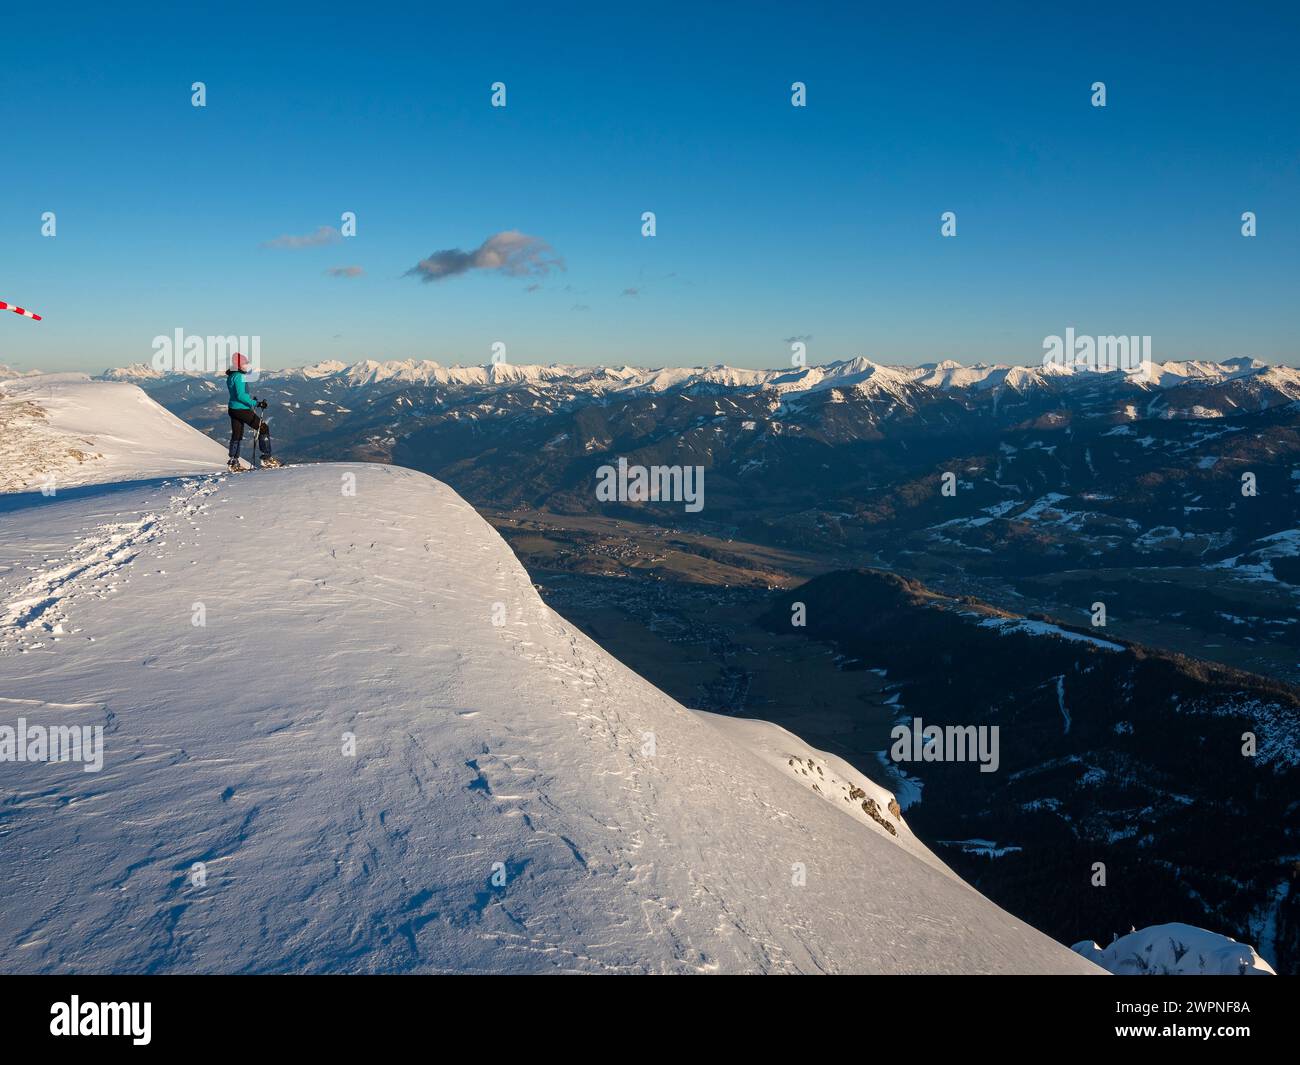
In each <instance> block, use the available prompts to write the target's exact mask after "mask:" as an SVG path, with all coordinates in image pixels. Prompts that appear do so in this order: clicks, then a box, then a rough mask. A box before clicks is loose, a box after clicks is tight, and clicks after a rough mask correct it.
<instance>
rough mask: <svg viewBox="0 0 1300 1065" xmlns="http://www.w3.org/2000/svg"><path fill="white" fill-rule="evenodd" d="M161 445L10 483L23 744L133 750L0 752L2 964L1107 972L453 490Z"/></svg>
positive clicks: (3, 515) (10, 608)
mask: <svg viewBox="0 0 1300 1065" xmlns="http://www.w3.org/2000/svg"><path fill="white" fill-rule="evenodd" d="M68 387H71V388H72V389H73V394H74V396H76V397H80V398H79V399H78V400H77V401H78V402H85V403H87V404H89V405H90V406H91V407H94V406H95V404H94V403H93V400H92V398H91V396H90V394H88V393H86V392H85V391H84V390H82V389H81V387H80V386H79V385H70V386H68ZM95 387H97V388H105V389H106V388H108V387H109V386H104V385H99V386H95ZM55 391H56V392H57V391H58V389H57V388H56V389H55ZM104 395H105V398H106V400H107V401H109V404H110V406H111V408H112V411H118V410H120V406H119V405H118V404H117V403H116V398H117V396H118V393H115V392H107V391H106V392H105V393H104ZM71 402H72V398H71V397H70V398H69V399H68V400H67V401H65V402H64V403H63V404H62V405H61V409H62V410H63V411H68V410H71V409H72V408H71V406H70V404H71ZM91 413H92V417H102V418H104V419H110V418H111V417H112V416H113V414H112V413H111V412H109V411H106V410H94V411H92V412H91ZM196 451H197V448H196ZM132 454H133V455H135V456H136V457H137V459H138V460H139V461H140V463H141V465H140V467H139V468H136V469H134V470H129V471H123V473H124V476H126V477H127V478H128V480H129V481H130V482H131V483H124V484H118V485H107V486H103V487H100V488H90V489H84V490H81V491H77V492H70V493H60V494H57V495H55V496H54V497H52V498H46V497H44V496H42V495H40V494H33V493H23V494H18V495H9V496H7V497H6V496H0V525H2V527H3V529H4V535H3V538H0V726H4V725H8V726H10V727H16V723H17V720H18V719H19V718H22V719H24V720H25V721H26V722H27V723H28V725H29V726H30V725H33V724H36V725H44V726H51V725H89V726H95V725H99V726H102V727H103V729H104V763H103V768H102V771H100V772H85V771H84V767H83V766H82V765H80V764H78V763H75V762H62V763H43V762H13V761H0V791H2V792H3V795H2V796H0V810H3V819H2V820H0V825H2V826H3V828H2V829H0V831H2V832H3V860H2V861H0V969H3V970H4V971H10V972H24V973H28V972H69V971H70V972H104V971H113V972H158V971H163V972H278V971H310V972H407V971H472V972H501V971H509V972H537V971H544V972H553V971H564V972H716V971H721V972H845V971H854V972H889V973H899V972H959V973H991V972H1032V973H1058V972H1059V973H1070V972H1096V971H1098V970H1097V969H1096V967H1095V966H1093V965H1092V964H1091V963H1090V962H1087V961H1085V960H1083V959H1082V958H1080V957H1078V956H1077V955H1075V954H1074V953H1072V952H1071V951H1069V950H1067V949H1066V948H1065V947H1064V946H1061V945H1059V944H1057V943H1055V942H1053V941H1051V940H1049V939H1048V938H1046V937H1045V936H1043V935H1041V934H1040V933H1038V932H1036V931H1034V930H1033V929H1031V928H1029V927H1028V926H1026V925H1025V924H1023V923H1022V922H1020V921H1018V920H1016V919H1014V918H1013V917H1011V916H1010V915H1008V914H1006V913H1005V912H1003V911H1002V910H1000V909H998V908H997V907H996V906H994V905H993V904H992V903H990V902H989V901H988V900H986V899H985V898H983V897H982V896H981V895H979V894H978V893H977V892H975V891H974V890H973V889H972V888H970V887H969V886H967V885H966V884H964V883H963V882H962V881H960V880H958V879H957V878H956V877H955V876H954V875H953V874H952V873H951V872H950V871H949V870H947V868H946V867H945V866H943V864H942V863H941V862H939V861H938V860H937V859H936V858H935V857H934V856H933V855H931V854H930V853H929V852H928V851H927V850H926V849H925V847H924V846H923V845H922V844H921V843H920V842H919V841H917V840H916V839H915V837H913V836H912V835H911V833H910V831H908V830H907V828H906V825H905V824H904V823H903V822H902V821H901V820H900V819H899V818H898V817H896V816H895V815H894V814H893V813H891V812H890V811H889V810H888V800H889V795H888V792H886V791H884V789H882V788H879V787H878V786H877V785H874V784H871V782H870V781H866V780H865V778H862V777H861V776H860V775H859V774H857V773H856V771H855V770H854V769H853V767H851V766H848V765H847V764H846V763H843V762H841V761H840V760H839V759H835V758H833V757H832V756H829V755H825V754H822V753H821V752H817V751H814V750H812V749H810V748H808V747H807V746H806V745H805V744H803V743H802V741H800V740H798V738H797V737H794V736H792V735H791V734H789V733H788V732H785V731H783V730H781V729H778V728H776V727H775V726H771V725H766V724H764V723H761V722H750V721H736V720H730V719H719V718H717V717H714V716H713V715H708V714H702V713H697V712H694V711H691V710H688V709H686V708H684V707H682V706H681V705H679V704H677V703H675V702H674V701H672V700H671V699H669V698H668V697H667V696H665V695H664V694H663V693H661V692H660V691H658V690H657V689H656V688H654V687H652V686H651V685H650V684H648V683H647V682H646V681H644V680H643V679H641V678H640V677H638V676H637V675H636V674H634V673H632V672H631V671H630V670H628V669H627V668H625V667H624V666H622V665H621V664H620V663H619V662H617V661H616V660H614V659H613V658H611V657H610V656H609V655H607V654H606V653H605V652H604V651H602V650H601V649H600V648H599V647H598V646H596V645H595V644H594V643H592V642H591V641H590V640H588V639H587V638H586V637H585V636H583V635H582V634H581V633H580V632H579V631H577V630H576V629H575V628H573V627H572V626H570V625H569V624H568V623H567V622H565V621H564V619H562V618H561V617H559V616H558V615H556V614H555V613H553V612H552V611H551V610H550V609H549V608H547V607H546V606H545V605H544V604H543V603H542V601H541V600H540V598H539V597H538V596H537V594H536V592H535V591H534V589H533V587H532V585H531V583H530V581H529V578H528V575H527V573H526V572H525V571H524V570H523V568H522V567H521V566H520V565H519V563H518V562H517V560H516V559H515V558H514V556H513V555H512V554H511V552H510V550H509V548H508V547H507V546H506V544H505V543H504V541H502V540H501V539H500V538H499V537H498V536H497V534H496V533H495V532H493V531H492V529H491V528H490V527H489V526H488V525H487V524H486V523H485V522H484V521H483V520H482V519H481V518H480V517H479V516H478V515H477V514H476V513H475V512H474V511H473V510H472V509H471V508H470V507H469V506H468V505H467V504H466V503H465V502H464V501H463V500H461V499H460V498H459V497H458V496H457V495H456V494H455V493H454V492H452V491H451V490H450V489H449V488H447V487H446V486H445V485H442V484H440V483H438V482H436V481H434V480H432V479H431V478H428V477H426V476H424V475H422V474H417V473H414V472H412V471H409V470H404V469H400V468H396V467H388V466H376V465H347V466H342V465H319V466H307V467H292V468H287V469H282V470H276V471H263V472H258V473H252V474H243V475H239V476H236V477H230V476H228V475H217V474H201V475H193V476H182V477H174V478H170V479H163V478H154V479H152V480H149V479H147V478H148V475H149V471H150V470H152V469H154V468H156V467H157V466H158V465H159V464H165V462H166V460H165V459H164V457H163V456H162V455H158V454H154V455H148V454H141V453H139V452H132ZM218 457H219V456H218ZM353 485H355V493H354V494H353V493H351V492H350V489H351V488H352V487H353ZM196 621H201V622H202V624H196ZM496 622H500V624H497V623H496ZM349 736H352V737H355V754H349V753H345V748H346V747H347V746H348V743H349V739H348V738H349ZM792 763H795V764H792ZM854 789H860V790H862V792H863V794H862V795H861V796H858V795H856V794H854ZM868 799H869V800H871V804H870V807H869V806H868V805H866V803H867V800H868ZM871 809H874V814H873V813H872V812H869V811H870V810H871ZM887 825H888V826H889V827H886V826H887ZM891 829H892V831H891Z"/></svg>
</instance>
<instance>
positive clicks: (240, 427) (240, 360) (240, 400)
mask: <svg viewBox="0 0 1300 1065" xmlns="http://www.w3.org/2000/svg"><path fill="white" fill-rule="evenodd" d="M232 361H233V362H234V366H233V367H232V368H231V369H229V370H227V371H226V391H227V392H229V393H230V400H229V403H228V404H227V413H228V414H229V415H230V463H229V465H230V469H231V470H232V471H238V470H239V445H240V444H241V442H242V441H243V439H244V426H245V425H248V426H251V427H252V429H253V431H254V432H255V433H257V434H258V440H257V446H258V447H259V448H260V449H261V451H262V460H263V461H262V465H263V466H278V465H280V463H279V462H277V461H276V460H275V459H273V458H271V429H270V426H268V425H267V424H266V422H265V421H263V420H262V419H261V418H259V417H258V416H257V412H258V408H259V404H258V402H257V400H256V399H254V398H253V397H252V396H250V395H249V394H248V386H247V385H245V383H244V373H245V372H246V371H247V370H248V368H249V365H250V360H249V358H248V356H247V355H241V354H240V353H239V352H235V357H234V359H233V360H232ZM260 407H261V409H262V410H265V409H266V402H265V401H263V402H262V403H261V404H260Z"/></svg>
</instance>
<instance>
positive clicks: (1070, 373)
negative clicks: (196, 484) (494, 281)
mask: <svg viewBox="0 0 1300 1065" xmlns="http://www.w3.org/2000/svg"><path fill="white" fill-rule="evenodd" d="M102 376H103V378H104V379H106V380H126V381H139V380H146V381H148V380H161V379H164V378H166V377H168V376H184V375H179V374H173V375H168V374H167V373H164V372H161V371H159V370H157V369H154V368H153V367H151V366H149V365H147V364H143V363H137V364H134V365H131V366H127V367H124V368H120V369H110V370H106V371H105V372H104V374H103V375H102ZM263 376H264V377H266V378H268V379H270V380H276V381H281V382H284V381H290V380H293V379H295V378H299V379H305V380H313V381H335V382H338V383H342V384H345V385H346V386H348V387H352V388H361V387H368V386H387V387H401V386H405V385H422V386H442V387H447V388H457V387H473V388H487V389H494V388H495V389H508V388H517V387H529V386H540V387H563V388H569V389H573V390H576V391H580V392H588V393H592V394H606V393H608V394H639V393H654V392H666V391H681V390H686V389H692V388H701V387H711V388H716V389H719V390H722V391H731V390H743V391H751V390H755V389H770V390H772V391H773V392H775V393H777V394H778V395H784V394H787V393H794V392H819V391H824V390H827V389H832V388H837V389H856V390H859V391H863V392H868V393H871V392H885V393H889V394H894V395H897V396H900V397H901V396H903V395H905V394H906V391H907V389H908V388H909V387H913V386H916V387H921V388H925V389H932V390H936V391H952V390H963V389H969V390H971V391H976V392H978V391H986V390H989V389H1003V388H1005V389H1012V390H1015V391H1025V390H1028V389H1035V388H1047V387H1060V386H1061V384H1062V382H1068V383H1073V384H1075V385H1077V386H1080V387H1083V386H1091V385H1095V384H1096V383H1097V382H1098V381H1104V382H1106V383H1109V384H1112V385H1114V386H1117V387H1128V388H1132V389H1134V390H1150V389H1153V388H1156V389H1165V388H1175V387H1182V386H1185V385H1189V384H1204V385H1214V384H1223V383H1225V382H1228V381H1234V380H1242V379H1245V378H1259V379H1260V380H1261V381H1266V382H1268V383H1269V384H1271V385H1272V386H1274V387H1276V388H1279V389H1283V390H1285V391H1286V392H1287V393H1288V394H1289V395H1290V397H1291V398H1293V399H1300V371H1298V370H1297V369H1295V368H1294V367H1289V366H1270V365H1269V364H1267V363H1264V362H1261V361H1259V360H1257V359H1251V358H1248V357H1238V358H1233V359H1228V360H1226V361H1224V362H1221V363H1214V362H1206V361H1199V360H1189V361H1184V362H1178V361H1169V362H1163V363H1153V364H1152V369H1151V373H1150V375H1149V376H1147V375H1128V374H1124V373H1121V372H1119V371H1113V372H1109V373H1098V372H1093V371H1086V370H1081V369H1076V368H1074V367H1069V366H1066V367H1060V366H1046V367H1045V366H1042V365H1036V366H1016V365H1008V364H1001V363H999V364H989V363H976V364H973V365H969V366H967V365H963V364H961V363H958V362H955V361H952V360H945V361H942V362H936V363H926V364H923V365H920V366H887V365H883V364H880V363H876V362H873V361H871V360H870V359H867V358H863V357H857V358H852V359H846V360H841V361H837V362H831V363H827V364H825V365H819V366H815V365H810V366H806V367H802V368H800V367H788V368H784V369H748V368H739V367H732V366H724V365H717V366H710V367H662V368H654V369H651V368H638V367H632V366H617V367H613V366H573V365H549V366H542V365H514V364H512V363H489V364H487V365H483V366H460V365H456V366H443V365H442V364H440V363H438V362H433V361H430V360H421V359H405V360H400V361H399V360H392V361H387V362H377V361H374V360H369V359H367V360H363V361H360V362H356V363H352V364H348V363H344V362H339V361H336V360H330V361H325V362H320V363H316V364H314V365H311V366H304V367H297V368H293V369H285V370H267V371H264V372H263Z"/></svg>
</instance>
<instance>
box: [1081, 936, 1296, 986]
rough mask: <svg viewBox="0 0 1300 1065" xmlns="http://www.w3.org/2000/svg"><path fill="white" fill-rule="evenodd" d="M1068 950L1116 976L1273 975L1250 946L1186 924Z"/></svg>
mask: <svg viewBox="0 0 1300 1065" xmlns="http://www.w3.org/2000/svg"><path fill="white" fill-rule="evenodd" d="M1071 949H1072V950H1073V951H1075V953H1077V954H1079V955H1080V956H1081V957H1084V958H1087V959H1089V960H1090V961H1093V962H1096V963H1097V964H1098V965H1100V966H1101V967H1102V968H1104V969H1106V970H1107V971H1109V972H1112V973H1115V974H1116V975H1118V976H1274V975H1276V974H1275V973H1274V972H1273V967H1272V966H1271V965H1269V964H1268V962H1266V961H1265V960H1264V959H1263V958H1261V957H1260V956H1259V955H1258V954H1256V953H1255V948H1254V947H1252V946H1250V945H1249V944H1247V943H1238V942H1237V941H1236V940H1235V939H1232V938H1230V937H1229V936H1224V935H1219V934H1218V933H1217V932H1207V931H1206V930H1205V929H1204V928H1197V927H1195V926H1194V925H1189V924H1157V925H1152V926H1151V927H1150V928H1142V929H1139V930H1137V931H1136V932H1130V933H1129V934H1128V935H1126V936H1121V937H1119V938H1118V939H1116V940H1115V942H1114V943H1112V944H1111V945H1110V946H1108V947H1106V948H1105V949H1104V950H1103V949H1102V948H1101V947H1099V946H1098V945H1097V944H1096V943H1093V942H1091V941H1089V940H1085V941H1084V942H1082V943H1076V944H1075V945H1074V946H1073V947H1072V948H1071Z"/></svg>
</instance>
